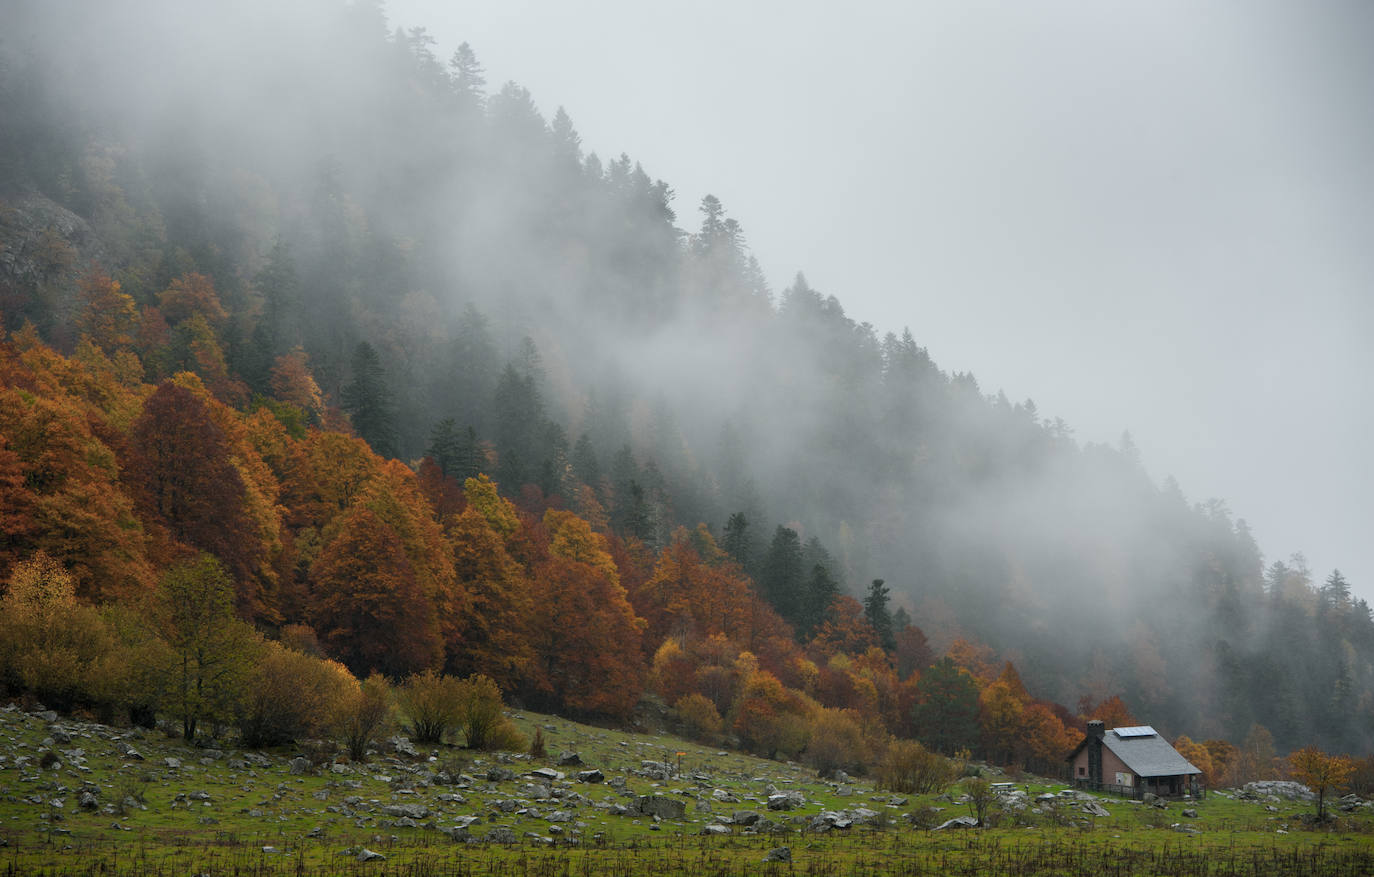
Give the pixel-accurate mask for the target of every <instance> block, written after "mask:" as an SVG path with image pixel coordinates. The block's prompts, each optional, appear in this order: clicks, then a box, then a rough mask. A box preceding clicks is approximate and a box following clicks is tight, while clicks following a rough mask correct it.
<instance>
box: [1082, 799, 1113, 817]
mask: <svg viewBox="0 0 1374 877" xmlns="http://www.w3.org/2000/svg"><path fill="white" fill-rule="evenodd" d="M1081 806H1082V808H1083V812H1084V813H1086V814H1088V815H1089V816H1111V815H1112V814H1110V813H1108V812H1107V808H1105V807H1103V806H1102V805H1101V804H1099V803H1097V802H1096V801H1084V802H1083V803H1082V805H1081Z"/></svg>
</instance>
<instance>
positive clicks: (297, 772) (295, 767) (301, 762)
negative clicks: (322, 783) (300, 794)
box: [290, 755, 310, 777]
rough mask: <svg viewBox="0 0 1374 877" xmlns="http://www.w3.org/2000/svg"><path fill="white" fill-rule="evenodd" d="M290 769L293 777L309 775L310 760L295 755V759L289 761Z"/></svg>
mask: <svg viewBox="0 0 1374 877" xmlns="http://www.w3.org/2000/svg"><path fill="white" fill-rule="evenodd" d="M290 769H291V775H292V776H293V777H294V776H304V775H305V774H308V773H310V759H308V758H306V757H305V756H304V755H297V756H296V757H295V758H293V759H291V765H290Z"/></svg>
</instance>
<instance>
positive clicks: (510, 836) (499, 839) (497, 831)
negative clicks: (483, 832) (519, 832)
mask: <svg viewBox="0 0 1374 877" xmlns="http://www.w3.org/2000/svg"><path fill="white" fill-rule="evenodd" d="M486 841H487V843H493V844H513V843H515V832H514V831H512V830H511V829H509V828H505V827H504V826H499V825H498V826H497V827H495V828H493V829H491V830H490V831H488V832H487V836H486Z"/></svg>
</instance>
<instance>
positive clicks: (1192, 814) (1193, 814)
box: [1183, 808, 1197, 819]
mask: <svg viewBox="0 0 1374 877" xmlns="http://www.w3.org/2000/svg"><path fill="white" fill-rule="evenodd" d="M1183 818H1184V819H1197V811H1196V810H1193V809H1192V808H1189V809H1187V810H1184V811H1183Z"/></svg>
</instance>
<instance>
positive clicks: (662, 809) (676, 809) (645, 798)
mask: <svg viewBox="0 0 1374 877" xmlns="http://www.w3.org/2000/svg"><path fill="white" fill-rule="evenodd" d="M635 812H637V813H639V814H640V815H643V816H657V817H658V818H659V819H682V818H683V817H684V816H686V815H687V805H686V804H684V803H683V802H682V801H679V800H677V799H676V798H668V797H665V796H663V795H640V796H639V798H638V799H637V800H636V801H635Z"/></svg>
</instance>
